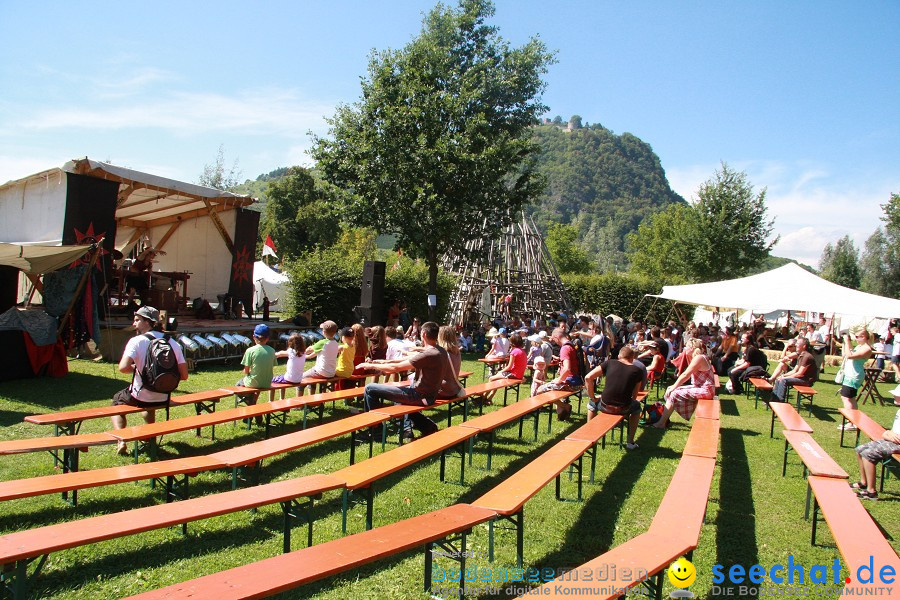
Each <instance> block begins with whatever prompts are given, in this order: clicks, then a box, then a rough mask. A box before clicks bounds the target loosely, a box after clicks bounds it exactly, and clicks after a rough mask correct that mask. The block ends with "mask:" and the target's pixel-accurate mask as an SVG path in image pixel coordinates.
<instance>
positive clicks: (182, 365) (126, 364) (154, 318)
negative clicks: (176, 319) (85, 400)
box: [112, 306, 188, 455]
mask: <svg viewBox="0 0 900 600" xmlns="http://www.w3.org/2000/svg"><path fill="white" fill-rule="evenodd" d="M158 324H159V311H158V310H156V309H155V308H153V307H152V306H142V307H141V308H139V309H138V310H137V312H135V313H134V328H135V329H136V330H137V335H136V336H134V337H133V338H131V339H130V340H128V343H127V344H125V351H124V352H122V360H120V361H119V372H120V373H126V374H127V373H132V374H133V377H132V380H131V385H129V386H128V387H127V388H125V389H124V390H121V391H119V392H117V393H116V395H115V396H113V406H118V405H123V404H124V405H127V406H136V407H138V408H143V409H144V411H143V412H142V413H141V416H142V417H143V418H144V421H145V422H147V423H153V422H154V421H156V411H157V410H159V409H160V408H165V407H166V406H168V404H169V395H170V394H171V393H172V390H174V389H175V388H176V387H178V383H179V382H180V381H184V380H185V379H187V378H188V370H187V363H186V362H185V360H184V353H183V352H182V350H181V346H180V345H179V344H178V342H176V341H175V340H174V339H170V338H169V337H168V336H164V335H163V333H162V331H160V328H159V327H158ZM112 424H113V428H114V429H123V428H124V427H125V426H126V425H127V423H126V421H125V415H116V416H114V417H112ZM117 452H118V453H119V454H122V455H125V454H127V453H128V448H127V447H126V445H125V442H119V445H118V448H117Z"/></svg>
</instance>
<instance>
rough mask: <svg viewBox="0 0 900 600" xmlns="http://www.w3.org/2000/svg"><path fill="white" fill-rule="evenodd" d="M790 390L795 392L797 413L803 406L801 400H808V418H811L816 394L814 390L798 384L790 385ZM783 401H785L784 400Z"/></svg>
mask: <svg viewBox="0 0 900 600" xmlns="http://www.w3.org/2000/svg"><path fill="white" fill-rule="evenodd" d="M791 388H793V389H794V391H796V392H797V411H798V412H799V411H800V410H801V407H802V405H803V399H804V398H805V399H808V400H809V416H810V417H811V416H812V408H813V400H814V399H815V397H816V394H817V392H816V390H814V389H813V388H811V387H809V386H808V385H801V384H799V383H793V384H791ZM788 389H790V388H788ZM788 393H790V392H788ZM785 400H787V399H785Z"/></svg>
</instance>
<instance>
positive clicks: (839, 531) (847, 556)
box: [806, 476, 900, 596]
mask: <svg viewBox="0 0 900 600" xmlns="http://www.w3.org/2000/svg"><path fill="white" fill-rule="evenodd" d="M806 481H807V482H808V483H809V487H810V489H811V490H812V493H813V494H814V496H815V502H814V508H813V518H812V536H811V538H810V543H811V544H812V545H813V546H815V545H816V524H817V522H818V521H819V511H820V510H821V511H822V514H823V515H824V516H825V521H826V522H827V523H828V527H829V529H831V535H832V537H834V541H835V543H836V544H837V547H838V550H839V551H840V553H841V556H843V557H844V565H845V566H846V568H847V570H848V571H849V573H850V575H851V577H852V578H853V583H852V586H853V588H854V590H856V589H857V588H860V587H862V588H877V589H868V590H867V589H863V590H862V591H860V592H856V595H859V596H864V595H869V594H872V595H878V594H882V593H883V592H884V584H883V583H881V582H880V581H879V577H878V572H879V571H880V569H881V568H883V567H884V566H891V567H893V569H894V574H895V575H896V574H897V573H900V559H898V558H897V552H896V551H895V550H894V549H893V547H892V546H891V544H890V542H888V541H887V539H885V536H884V534H883V533H882V531H881V529H880V527H879V526H878V524H877V523H876V522H875V521H873V520H872V517H871V515H869V512H868V511H867V510H866V509H865V507H864V506H863V505H862V502H860V500H859V498H858V497H857V496H856V494H854V493H853V490H852V489H851V488H850V486H848V485H847V482H846V481H844V480H842V479H835V478H833V477H817V476H810V477H808V478H807V480H806ZM870 563H871V564H870ZM872 565H874V573H872V575H873V577H872V582H871V583H868V584H865V583H862V582H860V581H858V578H857V573H858V570H859V568H860V567H863V566H865V567H867V568H868V567H870V566H872ZM896 586H897V583H896V580H895V582H894V589H895V590H896Z"/></svg>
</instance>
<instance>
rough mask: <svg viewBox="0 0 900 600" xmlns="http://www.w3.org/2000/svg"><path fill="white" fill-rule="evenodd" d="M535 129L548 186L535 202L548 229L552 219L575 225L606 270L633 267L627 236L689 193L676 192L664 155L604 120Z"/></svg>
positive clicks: (539, 219)
mask: <svg viewBox="0 0 900 600" xmlns="http://www.w3.org/2000/svg"><path fill="white" fill-rule="evenodd" d="M572 125H573V126H572V127H566V126H565V125H564V124H553V123H547V122H545V124H542V125H540V126H537V127H535V128H534V133H533V135H534V139H535V141H536V142H537V143H538V144H539V145H540V146H541V148H542V152H541V154H540V157H539V159H538V165H539V170H540V171H541V172H542V173H543V174H544V175H545V176H546V178H547V189H546V191H545V193H544V195H543V197H542V198H541V199H540V201H539V202H538V203H537V204H535V205H534V206H533V207H532V211H531V212H532V216H533V218H534V220H535V223H536V224H537V225H538V227H539V228H540V229H541V230H542V231H546V228H547V226H548V225H549V224H550V223H564V224H572V225H574V226H576V227H577V229H578V234H579V236H578V237H579V240H580V242H581V245H582V246H583V247H584V249H585V250H586V251H587V252H588V255H589V256H594V257H596V260H597V266H598V267H599V268H600V269H601V270H612V269H614V268H619V269H621V268H627V264H628V261H627V258H626V256H625V254H624V249H625V248H624V243H625V235H626V234H627V233H629V232H631V231H635V230H637V227H638V225H639V224H640V222H641V221H642V220H643V219H644V218H645V217H646V216H648V215H651V214H653V213H656V212H659V211H661V210H664V209H665V208H666V207H667V206H669V205H670V204H672V203H675V202H684V198H682V197H681V196H679V195H678V194H676V193H675V192H674V191H672V188H671V187H669V182H668V180H667V179H666V174H665V171H664V170H663V168H662V165H661V164H660V162H659V157H658V156H656V154H655V153H654V152H653V149H652V148H651V147H650V145H649V144H647V143H646V142H644V141H642V140H641V139H640V138H638V137H636V136H634V135H632V134H630V133H623V134H622V135H616V134H615V133H613V132H612V131H610V130H609V129H606V128H605V127H603V126H602V125H600V124H593V125H590V126H587V127H581V126H580V118H577V117H573V119H572Z"/></svg>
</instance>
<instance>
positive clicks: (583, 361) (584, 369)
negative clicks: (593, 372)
mask: <svg viewBox="0 0 900 600" xmlns="http://www.w3.org/2000/svg"><path fill="white" fill-rule="evenodd" d="M571 344H572V346H574V348H575V360H576V362H577V363H578V375H579V377H581V379H582V381H583V380H584V376H585V375H587V374H588V371H590V367H589V365H588V362H587V357H586V356H585V355H584V342H583V341H582V340H581V337H580V336H576V338H575V339H574V340H572V342H571Z"/></svg>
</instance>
